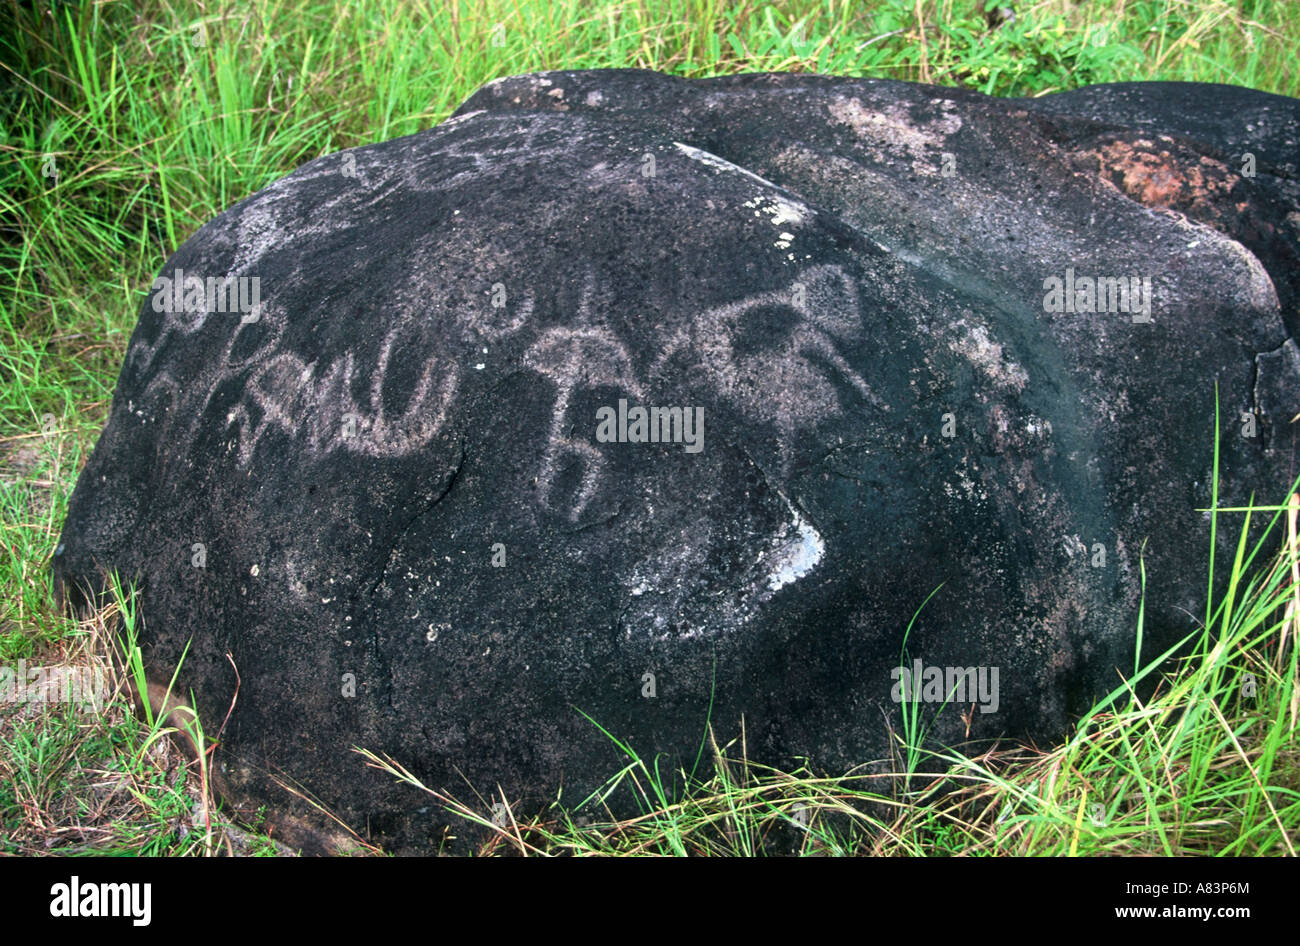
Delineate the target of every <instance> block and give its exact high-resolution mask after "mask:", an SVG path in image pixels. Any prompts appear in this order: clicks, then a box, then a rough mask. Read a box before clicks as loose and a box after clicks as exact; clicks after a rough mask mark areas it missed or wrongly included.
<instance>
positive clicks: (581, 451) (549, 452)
mask: <svg viewBox="0 0 1300 946" xmlns="http://www.w3.org/2000/svg"><path fill="white" fill-rule="evenodd" d="M585 306H586V302H585V297H584V309H585ZM524 363H525V364H526V365H527V366H528V367H530V368H532V369H533V370H535V371H538V372H540V373H541V374H543V375H545V376H546V377H547V378H549V379H550V380H551V381H552V382H553V383H554V384H555V388H556V393H555V405H554V407H553V408H552V411H551V429H550V433H549V435H548V437H547V442H546V451H545V452H544V453H543V454H542V464H541V470H540V472H539V473H538V477H537V484H538V496H539V499H540V501H541V502H542V504H543V505H545V506H548V507H550V508H557V506H556V505H555V503H553V502H552V497H551V492H552V489H553V487H554V485H555V479H556V476H557V475H558V474H559V472H560V471H561V470H562V469H563V461H564V459H565V457H573V458H576V459H577V460H578V462H580V463H581V464H583V468H582V480H581V483H580V485H579V487H578V492H577V496H576V497H574V499H573V502H572V503H571V504H570V506H569V513H568V515H569V520H570V521H571V522H576V521H577V520H578V517H579V516H581V515H582V512H583V510H584V509H586V508H587V504H588V503H589V502H590V501H591V497H592V496H594V495H595V493H596V490H597V489H598V488H599V487H600V481H601V478H602V476H603V475H604V469H605V459H604V457H602V456H601V454H600V451H599V450H598V449H596V447H595V446H594V445H593V444H591V443H589V442H588V441H586V440H580V439H575V438H573V437H569V436H568V435H567V433H566V424H565V418H566V416H567V415H568V412H569V402H570V400H571V399H572V397H573V392H574V391H575V390H577V389H578V388H579V387H582V388H592V387H597V386H602V385H603V386H608V387H614V388H620V389H622V390H625V391H630V392H631V393H633V394H635V395H636V396H637V397H641V396H642V388H641V383H640V381H638V380H637V377H636V372H635V371H634V370H633V368H632V359H631V357H630V356H629V355H628V353H627V349H626V348H625V347H624V346H623V343H622V342H621V341H619V339H618V336H616V335H615V334H614V333H613V332H610V331H609V330H607V329H601V328H572V329H570V328H552V329H548V330H547V331H546V332H544V333H543V334H542V336H541V337H540V338H539V339H538V340H537V341H536V342H535V343H534V344H533V346H532V347H531V348H530V349H528V353H527V354H526V355H525V356H524ZM570 426H573V425H570Z"/></svg>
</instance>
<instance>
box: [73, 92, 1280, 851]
mask: <svg viewBox="0 0 1300 946" xmlns="http://www.w3.org/2000/svg"><path fill="white" fill-rule="evenodd" d="M1298 138H1300V103H1297V102H1296V101H1294V100H1291V99H1287V98H1281V97H1278V96H1273V95H1267V94H1263V93H1259V92H1253V91H1249V90H1246V89H1240V88H1231V87H1226V86H1191V85H1122V86H1105V87H1099V88H1095V89H1085V90H1082V91H1080V92H1075V93H1067V94H1062V95H1054V96H1048V97H1045V98H1042V99H1035V100H999V99H991V98H987V97H984V96H981V95H977V94H974V93H970V92H964V91H959V90H954V89H947V88H934V87H927V86H919V85H911V84H906V83H899V82H888V81H873V80H856V79H836V78H829V77H817V76H801V75H748V76H737V77H729V78H719V79H710V80H701V81H686V80H681V79H676V78H670V77H666V76H662V75H658V74H654V73H649V72H640V71H593V72H556V73H547V74H544V75H531V76H522V77H516V78H509V79H503V80H499V81H496V82H493V83H491V84H489V85H487V86H485V87H484V88H482V89H481V90H479V91H478V92H477V93H476V94H475V95H474V96H472V97H471V98H470V99H469V100H468V101H467V102H466V103H465V104H464V105H463V106H462V107H461V109H460V110H459V111H458V112H457V113H456V115H455V116H454V117H453V118H452V119H450V120H448V121H447V122H445V123H444V124H442V125H440V126H439V127H437V128H434V129H431V130H429V131H426V132H422V133H420V134H417V135H412V136H410V137H407V138H402V139H398V140H395V141H388V142H384V143H382V144H377V145H372V146H368V147H364V148H357V149H353V150H351V151H347V152H343V153H341V154H332V155H327V156H325V157H322V158H319V159H317V160H315V161H312V162H310V163H308V164H306V165H304V166H303V167H302V168H300V169H298V170H297V171H295V172H294V173H293V174H291V175H289V176H287V177H285V178H283V179H282V180H280V181H278V182H276V183H275V184H273V185H271V186H270V187H267V188H266V189H265V190H263V191H261V192H259V193H257V194H255V195H253V196H252V197H250V198H248V199H247V200H245V201H243V202H241V203H239V204H237V205H236V206H234V207H232V208H231V209H229V210H228V211H226V212H225V213H223V214H222V215H221V216H219V217H217V218H216V219H215V220H213V221H212V222H211V223H209V224H207V225H206V226H205V227H203V228H202V229H201V230H200V231H199V232H198V233H196V234H195V235H194V236H193V237H192V238H191V239H190V240H189V241H187V242H186V243H185V244H184V246H182V247H181V248H180V250H178V251H177V253H176V254H175V256H173V257H172V259H171V260H170V261H168V263H167V265H166V266H165V268H164V270H163V272H162V274H161V276H162V277H166V278H167V279H169V280H174V279H176V278H177V274H178V273H179V274H181V276H180V286H179V289H177V290H176V291H174V292H173V291H172V290H173V288H174V287H169V286H168V284H166V283H162V282H159V283H157V284H156V287H157V288H156V289H154V290H153V291H151V293H150V295H149V297H148V298H146V300H145V303H144V306H143V308H142V312H141V316H140V322H139V325H138V327H137V329H136V331H135V334H134V336H133V338H132V341H131V345H130V349H129V351H128V354H127V358H126V362H125V365H124V367H123V370H122V374H121V377H120V379H119V381H118V386H117V391H116V395H115V398H114V401H113V408H112V414H111V417H110V420H109V423H108V425H107V427H106V428H105V430H104V433H103V436H102V437H101V439H100V441H99V444H98V446H97V447H96V449H95V451H94V453H93V455H92V457H91V459H90V461H89V463H88V464H87V466H86V469H85V471H84V472H83V474H82V476H81V479H80V482H79V483H78V486H77V489H76V492H75V494H74V496H73V498H72V501H71V505H70V508H69V513H68V518H67V524H66V527H65V531H64V535H63V540H62V544H61V546H60V550H59V552H58V554H57V555H56V557H55V560H54V571H55V577H56V580H57V582H58V585H59V587H60V588H61V589H63V591H64V593H66V594H68V595H69V597H70V598H71V599H72V600H73V601H74V602H78V603H80V602H84V601H85V600H86V595H87V594H88V593H96V592H98V591H99V589H100V580H101V579H100V576H101V574H102V572H103V570H104V569H109V568H111V569H116V570H117V571H119V572H120V573H122V574H123V575H125V576H127V577H132V578H135V579H136V580H137V581H138V582H139V583H140V585H141V588H142V596H141V599H140V613H141V615H142V617H143V619H144V622H145V645H146V654H147V656H148V659H149V661H150V667H151V673H152V674H153V676H154V677H155V678H157V679H160V680H162V681H164V682H165V681H166V680H167V679H168V678H169V676H170V672H171V668H172V667H173V666H174V664H175V662H176V660H177V658H178V656H179V655H180V653H181V650H182V648H183V647H184V646H185V645H186V643H187V642H189V641H192V644H191V648H190V651H189V655H188V657H187V658H186V661H185V664H184V667H183V670H182V673H181V677H180V679H181V682H182V685H183V686H184V687H185V689H186V691H187V692H188V691H189V690H190V689H192V690H193V693H194V695H195V697H196V699H197V702H198V707H199V709H200V712H201V714H202V717H203V719H204V720H205V722H206V724H207V728H208V730H209V732H215V731H216V730H217V728H218V727H219V726H220V725H221V722H222V720H223V719H224V718H225V716H226V713H227V711H228V710H229V708H230V705H231V703H232V700H234V699H235V694H236V688H237V681H236V668H237V671H238V680H239V682H238V699H237V701H236V702H235V706H234V710H233V712H231V713H230V718H229V721H228V723H227V724H226V726H225V730H224V732H223V733H222V736H221V743H222V745H221V748H220V749H219V750H218V753H217V760H218V761H219V763H220V764H219V766H218V769H219V771H218V784H219V786H220V787H221V789H222V790H223V792H224V793H225V794H226V796H227V798H229V799H230V800H231V802H232V804H233V805H235V806H236V807H237V808H240V807H246V808H254V807H256V806H257V805H260V804H268V805H270V807H271V809H272V820H273V821H275V822H276V823H278V824H280V825H281V826H282V830H284V831H285V832H286V833H287V834H288V836H289V837H290V838H293V839H296V840H297V841H298V843H302V844H304V845H306V846H307V847H308V848H314V847H316V846H317V845H318V844H324V845H325V846H326V847H328V837H327V835H325V834H319V835H313V834H312V833H311V826H312V825H316V826H318V827H319V826H322V825H325V826H327V825H326V823H324V822H322V821H320V819H318V818H316V817H315V816H313V815H312V813H311V811H310V810H309V809H306V808H305V807H304V806H302V805H301V803H299V802H298V801H296V800H295V799H294V798H293V797H292V796H291V795H289V794H287V793H285V792H284V791H283V789H281V788H280V787H279V783H280V782H288V783H291V784H298V785H300V786H302V787H304V788H306V789H307V790H309V791H310V792H311V794H312V795H314V796H315V797H316V798H318V799H319V800H320V801H321V802H323V803H324V804H325V805H326V806H328V807H329V808H331V809H332V810H333V811H335V812H336V813H337V814H338V815H339V817H340V818H342V819H343V820H344V821H345V822H347V823H349V824H351V825H353V826H354V827H356V829H357V830H358V831H360V832H362V833H363V834H364V833H366V832H367V831H368V832H370V836H372V837H374V838H375V839H377V840H379V841H381V842H384V843H386V844H389V845H390V846H391V847H392V848H393V849H396V850H428V849H430V848H432V847H434V846H436V845H437V844H438V843H439V840H440V838H441V837H442V829H443V826H445V825H446V824H447V823H448V821H449V820H453V819H450V818H449V816H448V815H446V814H445V813H443V812H440V811H439V810H438V809H437V808H436V806H435V807H430V800H429V799H428V797H427V796H424V795H422V794H421V793H419V792H417V791H415V790H413V789H410V788H407V787H404V786H400V785H397V784H395V783H394V781H393V780H392V779H391V778H390V777H389V776H387V775H384V774H382V773H380V772H378V771H376V770H374V769H371V768H367V767H366V765H365V763H364V760H363V759H362V758H361V757H360V756H359V755H358V754H357V753H355V752H354V751H353V747H363V748H366V749H370V750H372V751H374V752H377V753H386V754H388V755H390V756H392V757H393V758H394V759H396V760H398V761H400V762H401V763H402V764H404V765H406V766H407V767H408V768H409V769H410V770H411V771H412V772H414V773H415V774H416V775H418V776H419V777H421V778H422V779H423V780H424V781H425V782H426V784H428V785H430V786H433V787H436V788H441V789H445V790H447V791H449V792H451V793H452V794H456V795H458V796H461V797H472V792H471V791H470V790H469V788H468V787H467V785H466V782H468V783H470V784H472V785H473V786H474V787H475V788H476V789H477V790H478V791H480V792H481V793H482V795H483V796H484V797H485V798H488V797H489V796H492V795H494V794H495V793H496V792H497V790H498V788H499V789H500V790H502V791H504V793H505V795H506V796H507V797H508V798H509V799H510V800H511V801H512V802H521V803H522V805H523V808H524V809H525V810H526V809H527V808H528V807H530V806H531V807H533V808H540V807H541V806H542V805H543V804H545V803H546V802H547V801H548V800H550V799H553V798H554V797H555V795H556V793H557V792H558V791H559V790H560V789H561V788H563V793H564V794H563V797H564V800H565V801H566V802H568V803H575V802H577V801H579V800H581V799H582V798H583V797H585V795H586V794H587V793H588V792H590V791H592V790H593V789H595V788H596V787H598V786H599V785H600V784H601V782H602V781H603V780H604V779H605V778H606V777H608V776H610V775H612V774H613V773H614V772H616V771H617V770H618V769H619V768H620V767H621V765H622V764H623V762H624V760H623V759H622V758H621V757H620V754H619V752H618V750H617V749H616V747H615V746H614V745H613V744H612V743H611V742H610V741H609V740H607V739H606V738H605V737H604V736H603V735H602V734H601V733H600V732H599V731H598V730H597V729H596V728H595V727H594V726H593V724H592V723H591V722H589V721H588V719H587V718H585V717H584V715H583V714H586V715H587V716H590V717H591V718H592V719H594V720H596V721H597V722H599V723H600V724H601V725H602V726H604V727H605V728H606V729H607V730H609V732H611V733H612V734H614V735H616V736H618V737H619V738H621V739H624V740H626V741H627V742H628V743H629V744H630V745H631V746H633V747H634V748H636V749H637V750H638V751H639V752H640V753H641V754H642V755H643V757H645V758H647V759H652V758H654V757H656V756H659V758H660V768H661V770H662V771H665V772H670V771H674V770H675V769H676V768H678V767H683V766H684V767H686V768H690V766H691V764H692V762H693V761H694V759H695V757H696V753H697V750H698V748H699V745H700V740H701V737H702V735H703V732H704V727H705V724H706V720H708V719H710V718H711V720H712V723H713V726H714V727H715V730H716V732H717V734H718V738H719V741H720V742H723V741H726V740H729V739H731V738H733V737H735V736H736V735H738V734H739V732H740V725H741V721H742V719H743V721H744V727H745V735H746V745H747V749H748V752H749V754H750V757H751V758H754V759H757V760H759V761H762V762H767V763H772V764H777V765H788V764H792V763H794V762H795V760H797V759H801V758H806V759H808V760H810V762H811V763H812V764H813V765H814V766H815V767H817V768H819V769H822V770H826V771H832V772H834V771H843V770H844V769H846V768H848V767H849V766H852V765H855V764H857V763H862V762H867V761H870V760H874V759H882V758H885V757H886V756H887V755H888V727H889V726H890V725H891V724H892V725H895V726H896V725H897V724H898V721H899V709H900V707H899V704H898V703H897V702H896V701H895V700H894V699H893V698H891V694H893V693H894V691H895V684H896V683H897V682H899V681H898V680H897V674H895V673H893V672H892V671H894V670H895V669H896V668H897V667H898V665H899V662H900V655H901V651H902V647H903V635H904V632H905V630H906V628H907V627H908V624H909V622H910V621H911V619H912V616H913V615H914V614H915V613H916V612H917V610H918V608H921V605H922V603H923V602H925V601H926V599H927V597H928V596H930V595H931V593H932V592H935V590H936V588H937V589H939V590H938V592H937V593H935V594H934V595H933V597H931V598H929V601H928V603H927V604H925V607H924V609H923V610H921V613H920V615H919V617H918V618H917V620H916V623H915V626H914V627H913V629H912V632H911V637H910V639H909V641H908V647H907V649H908V661H909V666H914V665H913V664H911V663H910V662H911V661H914V660H919V661H921V662H922V666H923V668H940V669H943V668H978V669H979V670H980V672H981V674H983V676H982V677H981V680H983V682H984V683H986V684H991V683H992V680H993V677H992V673H993V672H996V674H997V677H996V680H997V689H996V698H992V697H993V694H992V693H988V692H982V691H979V690H978V688H977V689H976V690H972V692H971V693H968V694H966V698H965V699H964V700H962V705H960V706H956V707H952V706H950V707H949V708H948V709H947V710H945V711H944V712H942V713H939V714H938V717H937V723H936V726H935V729H934V736H935V739H936V740H937V741H940V742H948V743H953V742H957V741H961V740H964V739H966V738H970V739H990V738H995V737H999V736H1010V737H1029V738H1035V739H1040V740H1043V739H1050V738H1053V737H1058V736H1061V735H1063V734H1064V733H1065V732H1066V731H1067V730H1068V726H1069V722H1070V718H1071V714H1075V713H1079V712H1082V711H1083V710H1085V709H1086V708H1087V707H1088V705H1090V701H1091V700H1092V699H1093V698H1094V697H1095V696H1096V695H1098V694H1100V693H1104V692H1106V691H1107V690H1109V689H1110V688H1111V687H1113V686H1114V685H1116V684H1117V683H1118V681H1119V672H1131V669H1132V667H1133V661H1134V653H1133V650H1134V636H1135V629H1136V621H1137V605H1138V600H1139V594H1140V591H1141V582H1140V569H1139V557H1140V556H1143V559H1144V561H1145V566H1146V573H1147V582H1148V595H1147V601H1146V618H1147V629H1146V634H1147V653H1148V655H1151V654H1153V653H1154V652H1155V651H1154V648H1155V647H1157V646H1163V645H1165V644H1167V643H1169V642H1172V641H1174V640H1176V639H1178V638H1179V637H1180V636H1182V635H1183V634H1186V633H1187V632H1188V631H1190V630H1191V629H1193V628H1194V627H1195V625H1196V621H1197V620H1198V618H1199V617H1201V616H1203V614H1204V607H1205V590H1206V558H1207V552H1208V546H1209V528H1208V519H1207V517H1206V515H1205V514H1204V513H1202V512H1200V511H1198V509H1200V508H1203V507H1205V506H1207V505H1208V504H1209V501H1210V483H1211V475H1212V458H1213V450H1214V438H1215V433H1216V431H1215V423H1214V421H1215V391H1216V384H1217V390H1218V396H1219V399H1220V404H1221V423H1220V426H1219V430H1218V433H1219V435H1220V437H1221V440H1222V448H1221V449H1222V457H1221V463H1220V466H1221V475H1222V483H1221V485H1220V498H1221V502H1223V503H1224V504H1239V503H1244V502H1245V501H1246V500H1247V499H1248V497H1249V496H1250V494H1251V493H1252V492H1255V493H1258V494H1259V495H1260V496H1261V497H1262V498H1263V499H1266V500H1269V501H1274V500H1276V499H1277V498H1279V497H1280V496H1281V495H1283V493H1284V491H1285V489H1286V487H1287V486H1288V485H1289V482H1290V479H1291V477H1292V476H1293V475H1294V473H1295V469H1294V466H1295V447H1294V443H1295V441H1294V431H1295V428H1294V427H1292V426H1291V425H1290V421H1291V418H1292V417H1293V416H1294V415H1295V414H1296V413H1297V410H1300V358H1298V356H1297V350H1296V347H1295V344H1294V342H1293V341H1292V335H1293V333H1294V332H1295V329H1296V325H1297V321H1298V320H1300V310H1298V305H1300V302H1298V296H1300V284H1298V283H1297V279H1298V277H1297V267H1296V253H1297V246H1298V245H1300V212H1298V210H1297V208H1298V207H1300V187H1298V186H1297V166H1296V164H1297V139H1298ZM187 277H188V278H189V281H188V284H187V281H186V280H187ZM227 277H233V279H232V280H231V281H230V282H224V281H223V280H226V279H227ZM253 278H256V279H257V280H258V282H257V283H253V282H252V279H253ZM195 279H197V280H199V282H195ZM1054 280H1055V281H1054ZM1086 287H1088V288H1090V289H1092V290H1096V291H1095V292H1090V291H1086ZM240 290H242V291H243V295H242V296H240V294H239V291H240ZM1070 290H1073V291H1072V292H1070ZM1067 293H1069V295H1070V300H1069V302H1068V303H1067V301H1066V295H1067ZM187 303H188V305H187ZM223 303H224V304H223ZM168 308H170V309H172V310H173V311H170V312H168V311H165V310H166V309H168ZM160 309H162V310H164V311H159V310H160ZM220 310H224V311H220ZM1090 310H1091V311H1090ZM647 407H655V408H661V409H663V408H681V409H683V410H681V411H679V412H677V413H675V414H674V413H672V412H661V413H660V414H658V415H656V417H655V421H656V423H657V424H662V425H664V426H663V427H662V428H660V427H656V431H657V432H658V431H659V430H662V432H663V433H664V436H662V437H660V438H656V439H657V440H658V441H659V442H637V441H638V440H640V439H644V438H645V435H646V434H648V431H645V430H642V429H641V427H640V426H639V425H638V415H637V413H636V411H635V409H636V408H647ZM697 411H699V412H701V413H702V418H703V422H702V429H701V427H700V425H699V424H698V422H697V418H698V417H699V416H700V413H697ZM686 421H689V422H690V424H689V426H688V425H687V424H686V423H684V422H686ZM674 424H675V425H676V426H674ZM1229 525H1230V526H1233V527H1235V520H1234V521H1232V522H1231V523H1229ZM1229 531H1232V529H1230V530H1229ZM1224 548H1225V550H1226V548H1227V546H1226V545H1225V546H1224ZM227 655H229V657H228V656H227ZM648 675H653V676H648ZM895 695H896V694H895ZM937 709H938V707H937V706H936V705H930V706H928V707H927V710H928V711H929V714H930V715H931V716H933V715H934V712H935V711H936V710H937ZM963 715H965V717H966V719H965V720H963V719H962V716H963ZM706 755H707V754H706ZM612 801H613V802H614V803H615V804H617V805H623V806H625V807H626V806H628V805H629V804H630V799H629V798H628V797H627V796H626V795H623V796H616V797H615V798H614V799H613V800H612Z"/></svg>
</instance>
